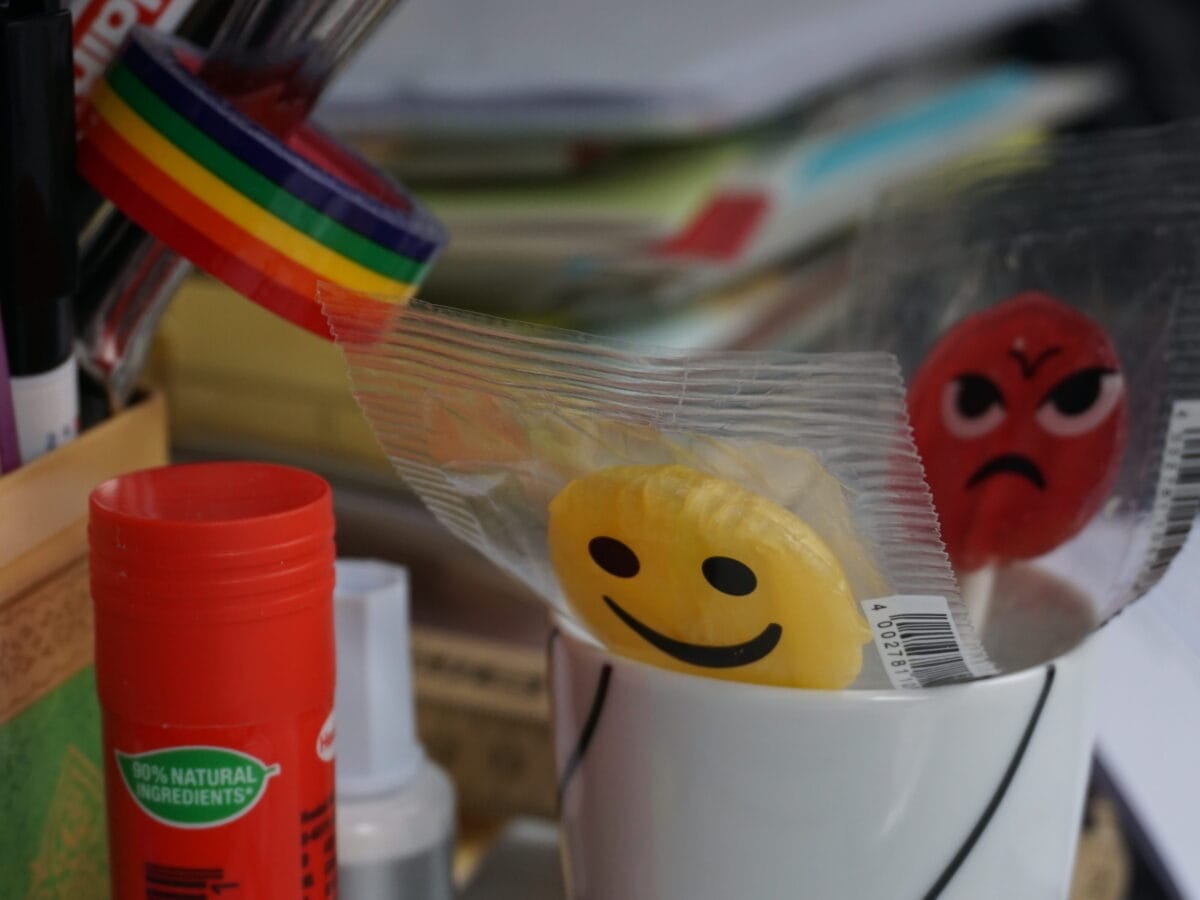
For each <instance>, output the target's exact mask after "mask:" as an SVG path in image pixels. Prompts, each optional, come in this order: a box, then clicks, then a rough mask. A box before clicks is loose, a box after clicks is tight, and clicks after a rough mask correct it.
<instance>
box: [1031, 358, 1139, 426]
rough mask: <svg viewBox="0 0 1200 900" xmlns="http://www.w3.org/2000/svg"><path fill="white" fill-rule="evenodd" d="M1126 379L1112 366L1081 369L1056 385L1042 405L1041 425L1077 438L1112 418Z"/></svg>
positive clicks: (1039, 416) (1040, 409) (1040, 407)
mask: <svg viewBox="0 0 1200 900" xmlns="http://www.w3.org/2000/svg"><path fill="white" fill-rule="evenodd" d="M1124 393H1125V382H1124V379H1122V378H1121V374H1120V373H1119V372H1115V371H1113V370H1112V369H1104V368H1092V369H1081V370H1079V371H1078V372H1075V373H1073V374H1071V375H1068V376H1067V377H1066V378H1064V379H1063V380H1062V381H1060V382H1059V383H1058V384H1056V385H1054V387H1052V388H1051V389H1050V390H1049V391H1048V392H1047V393H1046V396H1045V397H1044V398H1043V399H1042V402H1041V403H1040V404H1039V405H1038V411H1037V420H1038V424H1039V425H1041V426H1042V427H1043V428H1045V429H1046V430H1047V431H1048V432H1050V433H1051V434H1054V435H1058V436H1059V437H1075V436H1076V435H1080V434H1085V433H1086V432H1089V431H1091V430H1092V429H1093V428H1096V427H1097V426H1098V425H1100V423H1101V422H1103V421H1104V420H1105V419H1107V418H1108V415H1109V413H1111V412H1112V411H1113V409H1114V408H1115V407H1116V405H1117V403H1118V402H1120V400H1121V396H1122V395H1123V394H1124Z"/></svg>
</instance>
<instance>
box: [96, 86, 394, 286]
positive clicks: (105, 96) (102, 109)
mask: <svg viewBox="0 0 1200 900" xmlns="http://www.w3.org/2000/svg"><path fill="white" fill-rule="evenodd" d="M92 108H93V109H94V110H95V111H96V112H97V113H99V114H100V115H101V116H102V117H103V118H104V120H105V121H106V122H108V124H109V126H110V127H111V128H112V129H113V130H114V131H116V132H117V133H118V134H119V135H120V136H121V137H122V138H124V139H125V140H126V141H128V142H129V143H130V144H132V145H133V146H134V147H136V148H137V149H138V150H139V151H141V153H142V154H143V155H144V156H145V157H146V158H147V159H150V160H152V161H153V162H154V164H155V165H156V166H158V167H159V168H160V169H162V171H163V172H164V173H166V174H167V175H169V176H170V177H171V178H172V179H173V180H174V181H176V182H177V183H179V184H180V185H181V186H182V187H184V188H185V189H186V190H187V191H188V192H189V193H191V194H192V195H193V196H194V197H196V199H197V200H198V201H200V202H201V203H204V204H205V205H206V206H210V207H212V208H213V209H214V210H215V211H216V212H218V213H220V214H221V215H222V216H224V217H225V218H226V219H228V220H229V221H231V222H235V223H237V224H238V225H239V226H240V227H242V228H244V229H246V231H249V232H250V233H251V234H253V235H254V236H255V237H257V238H258V239H259V240H261V241H263V242H264V243H266V244H270V245H271V246H272V247H274V248H275V249H276V250H277V251H278V252H279V253H280V254H282V255H283V256H286V257H288V258H289V259H291V260H292V261H293V262H295V263H296V264H297V265H300V266H303V267H305V268H307V269H309V270H311V271H312V272H314V273H315V274H316V275H317V276H319V277H320V278H321V279H323V280H325V281H329V282H332V283H334V284H339V285H342V286H344V287H347V288H350V289H351V290H357V291H364V292H368V293H376V294H396V293H400V292H405V293H407V292H409V291H410V290H411V287H412V286H411V285H409V284H406V283H405V282H403V281H395V280H393V279H391V278H387V277H385V276H383V275H380V274H378V273H377V272H372V271H371V270H370V269H367V268H364V267H363V266H361V265H359V264H358V263H356V262H354V261H353V260H351V259H347V258H346V257H344V256H342V255H341V254H340V253H336V252H334V251H333V250H330V249H329V248H328V247H326V246H325V245H324V244H321V243H319V242H318V241H315V240H313V239H312V238H311V237H309V236H308V235H306V234H305V233H304V232H302V231H297V230H296V229H295V228H293V227H292V226H291V225H288V224H287V223H286V222H283V221H281V220H280V219H279V218H277V217H276V216H274V215H271V214H270V213H269V212H267V211H266V210H264V209H263V208H262V207H261V206H259V205H258V204H257V203H254V202H253V201H252V200H248V199H247V198H246V197H245V196H244V195H243V194H240V193H238V192H237V191H236V190H234V189H233V188H231V187H230V186H229V185H228V184H226V183H225V182H224V181H222V180H221V179H220V178H217V177H216V176H215V175H213V174H212V173H211V172H209V171H208V170H207V169H206V168H204V167H203V166H201V165H200V164H199V163H197V162H196V161H195V160H193V159H192V158H191V157H190V156H188V155H187V154H186V153H184V152H183V151H182V150H180V149H179V148H178V147H176V146H175V145H174V144H173V143H171V142H170V141H169V140H167V139H166V138H165V137H163V136H162V135H161V134H160V133H159V132H158V131H156V130H155V129H154V128H153V127H152V126H151V125H150V124H149V123H148V122H147V121H146V120H145V119H143V118H142V117H141V116H139V115H138V114H137V113H136V112H134V110H133V109H131V108H130V106H129V105H128V104H127V103H126V102H125V101H124V100H122V99H121V98H120V97H119V96H117V94H116V93H115V92H114V91H113V89H112V88H111V87H109V85H108V82H107V81H104V82H101V83H100V84H99V85H98V86H97V89H96V91H95V92H94V93H93V94H92Z"/></svg>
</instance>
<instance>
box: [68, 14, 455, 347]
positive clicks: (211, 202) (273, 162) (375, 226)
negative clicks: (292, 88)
mask: <svg viewBox="0 0 1200 900" xmlns="http://www.w3.org/2000/svg"><path fill="white" fill-rule="evenodd" d="M195 59H196V51H194V50H193V49H192V48H190V47H189V46H187V45H185V44H182V43H181V42H179V41H174V40H172V39H170V38H166V37H164V36H162V35H160V34H158V33H156V32H152V31H149V30H146V29H141V28H139V29H135V30H134V32H133V33H132V36H131V38H130V40H129V41H128V42H127V44H126V45H125V48H124V50H123V51H122V52H121V54H120V55H119V56H118V57H117V59H116V60H114V62H113V65H112V67H111V68H110V69H109V70H108V73H107V75H106V76H105V78H104V79H103V80H102V81H101V82H99V83H98V84H97V86H96V88H95V90H94V91H93V93H92V96H91V109H90V110H89V112H88V113H87V115H86V116H85V118H84V121H83V124H82V127H81V130H80V142H79V147H78V162H79V169H80V171H81V172H82V173H83V175H84V177H85V178H87V180H88V181H89V182H91V184H92V185H93V186H94V187H95V188H96V189H97V190H98V191H100V192H101V193H102V194H103V195H104V196H105V197H107V198H108V199H109V200H110V201H111V202H112V203H113V204H114V205H115V206H116V207H117V208H119V209H120V210H121V211H122V212H123V213H125V214H126V215H127V216H129V217H130V218H131V219H132V220H133V221H135V222H136V223H137V224H138V225H140V226H141V227H142V228H144V229H145V230H146V231H148V232H150V233H151V234H153V235H154V236H155V237H157V238H158V239H159V240H161V241H163V242H164V243H166V244H167V245H168V246H170V247H171V248H172V249H173V250H175V251H176V252H177V253H179V254H180V255H182V256H184V257H186V258H187V259H189V260H190V261H191V262H193V263H194V264H195V265H197V266H199V267H200V268H202V269H204V270H205V271H206V272H208V273H209V274H211V275H213V276H214V277H216V278H219V279H220V280H222V281H224V282H225V283H226V284H228V285H229V286H230V287H232V288H233V289H234V290H237V291H239V292H240V293H242V294H245V295H246V296H247V297H249V298H251V299H252V300H254V301H256V302H258V303H259V304H261V305H262V306H264V307H266V308H267V309H270V310H272V311H273V312H275V313H277V314H279V315H281V316H283V317H284V318H285V319H288V320H289V321H291V322H294V323H295V324H297V325H300V326H302V327H304V328H307V329H309V330H310V331H313V332H315V333H317V334H320V335H322V336H325V337H328V336H329V332H328V327H327V325H326V323H325V319H324V317H323V316H322V314H321V311H320V308H319V307H318V305H317V300H316V294H317V285H318V284H319V283H322V282H326V283H330V284H333V285H339V286H341V287H344V288H347V289H350V290H353V291H357V292H361V293H365V294H373V295H380V296H383V297H386V298H387V299H389V300H393V301H395V302H403V301H406V300H408V299H409V298H410V297H411V296H412V294H413V292H414V290H415V289H416V287H417V285H418V284H419V283H420V282H421V279H422V278H423V277H424V275H425V274H426V272H427V271H428V270H429V267H430V264H431V263H432V261H433V259H434V257H435V256H436V254H437V252H438V250H440V249H441V247H442V245H443V244H444V243H445V233H444V231H443V229H442V227H441V226H440V225H439V224H438V222H437V221H436V220H435V219H433V218H432V217H431V216H430V215H429V214H428V213H426V212H425V211H424V210H422V209H421V208H420V207H419V206H418V205H417V204H416V203H415V202H414V201H413V200H412V198H411V197H409V196H408V195H407V194H406V193H405V192H404V189H403V188H401V187H400V186H399V185H398V184H396V183H395V182H393V181H391V180H390V179H388V178H387V176H385V175H383V174H382V173H380V172H378V171H377V170H375V169H373V168H372V167H371V166H370V165H369V164H367V163H366V162H364V161H363V160H362V159H361V158H360V157H358V156H357V155H355V154H354V153H353V152H351V151H350V150H348V149H347V148H345V147H344V146H342V145H341V144H339V143H338V142H337V141H336V140H334V139H333V138H332V137H329V136H328V135H326V134H324V133H322V132H320V131H319V130H318V129H315V128H312V127H310V126H302V127H301V128H299V129H297V131H296V132H295V133H294V134H293V135H292V136H291V137H289V139H288V140H287V142H284V141H282V140H280V139H279V138H277V137H276V136H274V135H272V134H271V133H270V132H268V131H266V130H264V129H262V128H260V127H259V126H258V125H256V124H255V123H254V122H252V121H251V120H250V119H248V118H246V117H245V116H244V115H242V114H241V113H239V112H238V111H237V110H236V109H235V108H234V107H233V106H232V105H230V104H229V103H228V102H226V101H225V100H223V99H222V98H221V97H220V96H218V95H217V94H215V93H214V92H213V91H212V90H211V89H210V88H208V87H207V86H206V85H205V84H204V83H203V82H202V81H200V79H199V78H197V77H196V76H195V75H194V74H193V73H192V70H191V68H190V67H189V66H188V65H186V64H185V60H195Z"/></svg>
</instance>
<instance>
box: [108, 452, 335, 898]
mask: <svg viewBox="0 0 1200 900" xmlns="http://www.w3.org/2000/svg"><path fill="white" fill-rule="evenodd" d="M90 513H91V514H90V522H89V540H90V544H91V584H92V598H93V602H94V604H95V610H96V681H97V688H98V691H99V695H100V705H101V708H102V711H103V720H104V752H105V780H106V784H107V794H108V828H109V844H110V851H109V852H110V856H111V862H112V884H113V900H135V898H136V900H145V898H147V897H222V898H231V900H237V898H244V900H298V898H302V900H318V898H320V900H325V898H328V897H334V896H336V892H337V889H336V869H337V863H336V845H335V839H334V808H333V793H334V781H333V775H334V772H333V717H332V712H333V695H334V639H333V608H332V597H333V585H334V568H333V560H334V546H333V511H332V503H331V494H330V490H329V486H328V485H327V484H326V483H325V482H324V481H323V480H322V479H321V478H319V477H317V476H316V475H313V474H311V473H308V472H304V471H301V470H299V469H292V468H288V467H286V466H275V465H263V464H256V463H211V464H207V463H206V464H199V465H186V466H168V467H165V468H160V469H149V470H146V471H143V472H136V473H134V474H131V475H124V476H121V477H120V478H115V479H113V480H111V481H108V482H105V483H104V484H102V485H100V487H98V488H96V490H95V491H94V492H93V493H92V497H91V510H90Z"/></svg>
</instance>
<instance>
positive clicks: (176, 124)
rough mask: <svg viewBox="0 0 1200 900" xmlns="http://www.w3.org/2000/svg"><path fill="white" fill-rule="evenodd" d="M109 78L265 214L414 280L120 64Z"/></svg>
mask: <svg viewBox="0 0 1200 900" xmlns="http://www.w3.org/2000/svg"><path fill="white" fill-rule="evenodd" d="M108 82H109V84H110V85H111V86H112V89H113V90H114V91H116V92H117V94H118V96H120V97H121V99H122V100H124V101H125V102H126V103H128V104H129V106H130V107H131V108H132V109H133V110H134V111H135V112H136V113H137V114H138V115H140V116H141V117H142V118H143V119H145V120H146V121H147V122H148V123H149V124H150V125H151V126H153V127H154V129H155V130H157V131H158V132H160V133H161V134H162V135H163V136H164V137H165V138H167V139H168V140H169V141H170V142H171V143H172V144H174V145H175V146H176V147H178V148H179V149H180V150H182V151H183V152H184V153H186V154H187V155H188V156H190V157H191V158H192V159H193V160H195V161H196V162H197V163H199V164H200V165H202V166H204V168H205V169H207V170H208V171H209V172H211V173H212V174H213V175H215V176H216V177H218V178H220V179H221V180H222V181H224V182H225V183H226V184H228V185H229V186H230V187H232V188H234V189H235V190H237V191H238V193H240V194H242V195H244V196H245V197H246V198H247V199H249V200H252V201H253V202H254V203H255V204H257V205H258V206H261V207H262V208H263V209H265V210H266V211H267V212H269V213H271V214H272V215H274V216H276V217H277V218H279V219H280V220H281V221H283V222H286V223H287V224H288V225H291V226H292V227H293V228H295V229H296V230H297V231H300V232H303V233H304V234H306V235H308V236H309V237H310V238H312V239H313V240H315V241H318V242H320V243H321V244H324V245H325V246H326V247H328V248H329V249H330V250H333V251H334V252H336V253H340V254H341V255H342V256H344V257H346V258H347V259H352V260H354V261H355V262H357V263H358V264H359V265H361V266H363V267H365V268H367V269H370V270H372V271H374V272H377V273H379V274H380V275H385V276H387V277H389V278H393V279H395V280H397V281H402V282H406V283H408V284H415V283H416V282H417V281H419V280H420V277H421V275H422V273H423V272H424V269H425V267H426V266H425V265H423V264H422V263H419V262H416V261H415V260H411V259H409V258H408V257H406V256H401V255H400V254H398V253H395V252H394V251H392V250H389V249H387V248H386V247H383V246H381V245H379V244H377V243H375V242H374V241H372V240H369V239H368V238H365V237H363V236H362V235H361V234H358V233H357V232H355V231H352V230H350V229H349V228H347V227H346V226H345V225H343V224H342V223H341V222H337V221H335V220H333V219H331V218H329V216H327V215H325V214H324V213H322V212H319V211H318V210H315V209H313V208H312V207H311V206H309V205H308V204H307V203H305V202H304V201H303V200H300V199H299V198H297V197H295V196H293V195H292V194H289V193H288V192H287V190H286V189H284V188H282V187H280V186H279V185H278V184H276V183H275V182H274V181H272V180H271V179H269V178H267V177H266V176H264V175H262V174H261V173H260V172H258V171H257V170H256V169H253V168H251V167H250V166H248V165H246V163H244V162H243V161H242V160H240V159H238V158H237V157H236V156H234V155H233V154H232V153H230V152H229V151H228V150H226V149H225V148H224V147H222V146H221V145H219V144H217V143H216V142H215V141H213V139H212V138H210V137H209V136H208V135H206V134H205V133H204V132H203V131H201V130H200V129H198V128H197V127H196V126H195V125H193V124H192V123H191V122H189V121H188V120H187V119H185V118H184V117H183V116H181V115H180V114H179V113H177V112H176V111H175V110H174V109H173V108H172V107H171V106H170V105H168V104H167V103H165V102H164V101H163V100H162V99H161V98H160V97H159V96H158V94H156V93H154V91H153V90H151V89H150V88H149V87H147V86H146V85H145V84H144V83H143V82H142V81H141V80H140V79H139V78H138V77H137V76H136V75H134V74H133V73H132V72H131V71H129V69H128V68H126V67H125V65H124V64H121V63H119V64H117V65H115V66H114V67H113V68H112V69H111V70H110V71H109V73H108Z"/></svg>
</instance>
